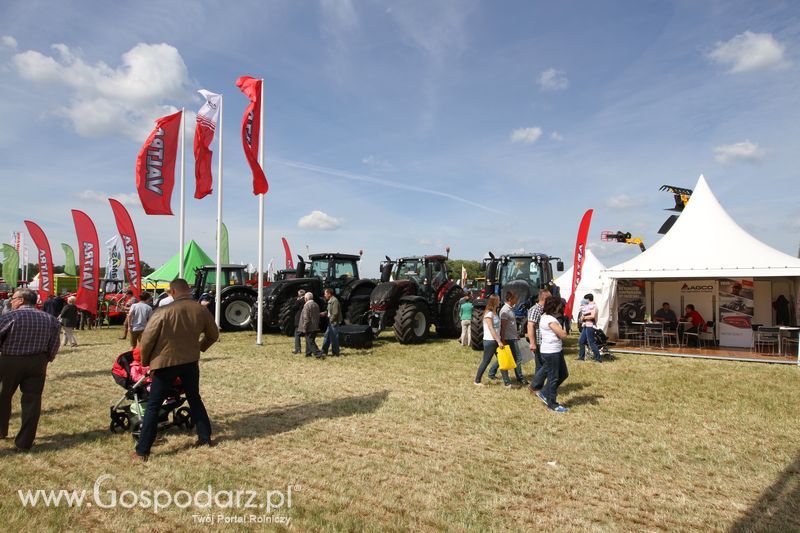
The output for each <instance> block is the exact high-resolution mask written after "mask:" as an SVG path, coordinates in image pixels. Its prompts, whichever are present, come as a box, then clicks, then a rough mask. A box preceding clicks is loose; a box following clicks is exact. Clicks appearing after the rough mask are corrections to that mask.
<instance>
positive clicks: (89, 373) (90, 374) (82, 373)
mask: <svg viewBox="0 0 800 533" xmlns="http://www.w3.org/2000/svg"><path fill="white" fill-rule="evenodd" d="M98 376H111V369H110V368H109V369H107V370H78V371H75V372H62V373H60V374H57V375H56V377H57V378H58V379H65V378H66V379H69V378H76V379H80V378H96V377H98Z"/></svg>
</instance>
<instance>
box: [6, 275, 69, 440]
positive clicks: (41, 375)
mask: <svg viewBox="0 0 800 533" xmlns="http://www.w3.org/2000/svg"><path fill="white" fill-rule="evenodd" d="M35 306H36V293H35V292H34V291H32V290H31V289H17V290H16V291H15V292H14V296H12V301H11V308H12V309H13V311H11V312H10V313H6V314H4V315H2V316H0V438H3V439H4V438H6V437H7V436H8V419H9V418H10V417H11V400H12V398H13V397H14V393H16V392H17V388H19V389H20V390H21V391H22V399H21V402H20V403H21V404H22V426H21V427H20V429H19V433H17V438H16V439H15V440H14V444H15V445H16V450H17V451H27V450H30V449H31V446H33V440H34V439H35V438H36V427H37V426H38V425H39V415H40V414H41V411H42V391H43V390H44V380H45V375H46V374H47V363H50V362H52V361H53V359H55V357H56V353H58V347H59V345H60V344H61V343H60V338H59V336H60V333H61V324H59V322H58V319H56V317H54V316H52V315H50V314H48V313H45V312H44V311H39V310H37V309H36V307H35Z"/></svg>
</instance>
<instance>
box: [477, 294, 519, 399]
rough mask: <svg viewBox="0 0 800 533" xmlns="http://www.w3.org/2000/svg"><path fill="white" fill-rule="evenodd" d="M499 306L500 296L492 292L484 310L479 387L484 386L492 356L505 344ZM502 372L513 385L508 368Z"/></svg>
mask: <svg viewBox="0 0 800 533" xmlns="http://www.w3.org/2000/svg"><path fill="white" fill-rule="evenodd" d="M499 306H500V298H499V297H498V296H497V295H496V294H492V295H491V296H489V301H488V302H486V309H485V310H484V311H483V360H482V361H481V364H480V366H479V367H478V373H477V374H476V375H475V385H476V386H478V387H483V383H482V382H481V379H483V373H484V372H486V367H487V366H489V363H490V362H491V361H492V358H493V357H494V356H495V354H496V353H497V349H498V348H502V347H503V346H505V344H504V343H503V340H502V339H501V338H500V317H499V316H498V315H497V308H498V307H499ZM500 374H501V375H502V376H503V383H504V384H505V386H506V387H511V380H510V379H508V370H501V371H500Z"/></svg>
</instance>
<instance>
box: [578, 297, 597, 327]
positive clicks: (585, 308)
mask: <svg viewBox="0 0 800 533" xmlns="http://www.w3.org/2000/svg"><path fill="white" fill-rule="evenodd" d="M592 312H594V317H595V319H597V304H596V303H594V302H589V303H588V304H585V305H582V306H581V315H589V314H590V313H592ZM594 322H595V321H594V320H584V321H583V325H584V326H590V327H591V326H594Z"/></svg>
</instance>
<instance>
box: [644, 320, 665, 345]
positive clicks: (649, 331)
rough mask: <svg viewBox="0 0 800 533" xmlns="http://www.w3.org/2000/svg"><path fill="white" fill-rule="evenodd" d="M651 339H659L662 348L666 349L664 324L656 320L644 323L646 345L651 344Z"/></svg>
mask: <svg viewBox="0 0 800 533" xmlns="http://www.w3.org/2000/svg"><path fill="white" fill-rule="evenodd" d="M651 341H658V345H659V346H661V349H662V350H663V349H664V324H663V323H661V322H656V323H654V324H645V325H644V343H645V346H650V342H651Z"/></svg>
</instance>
